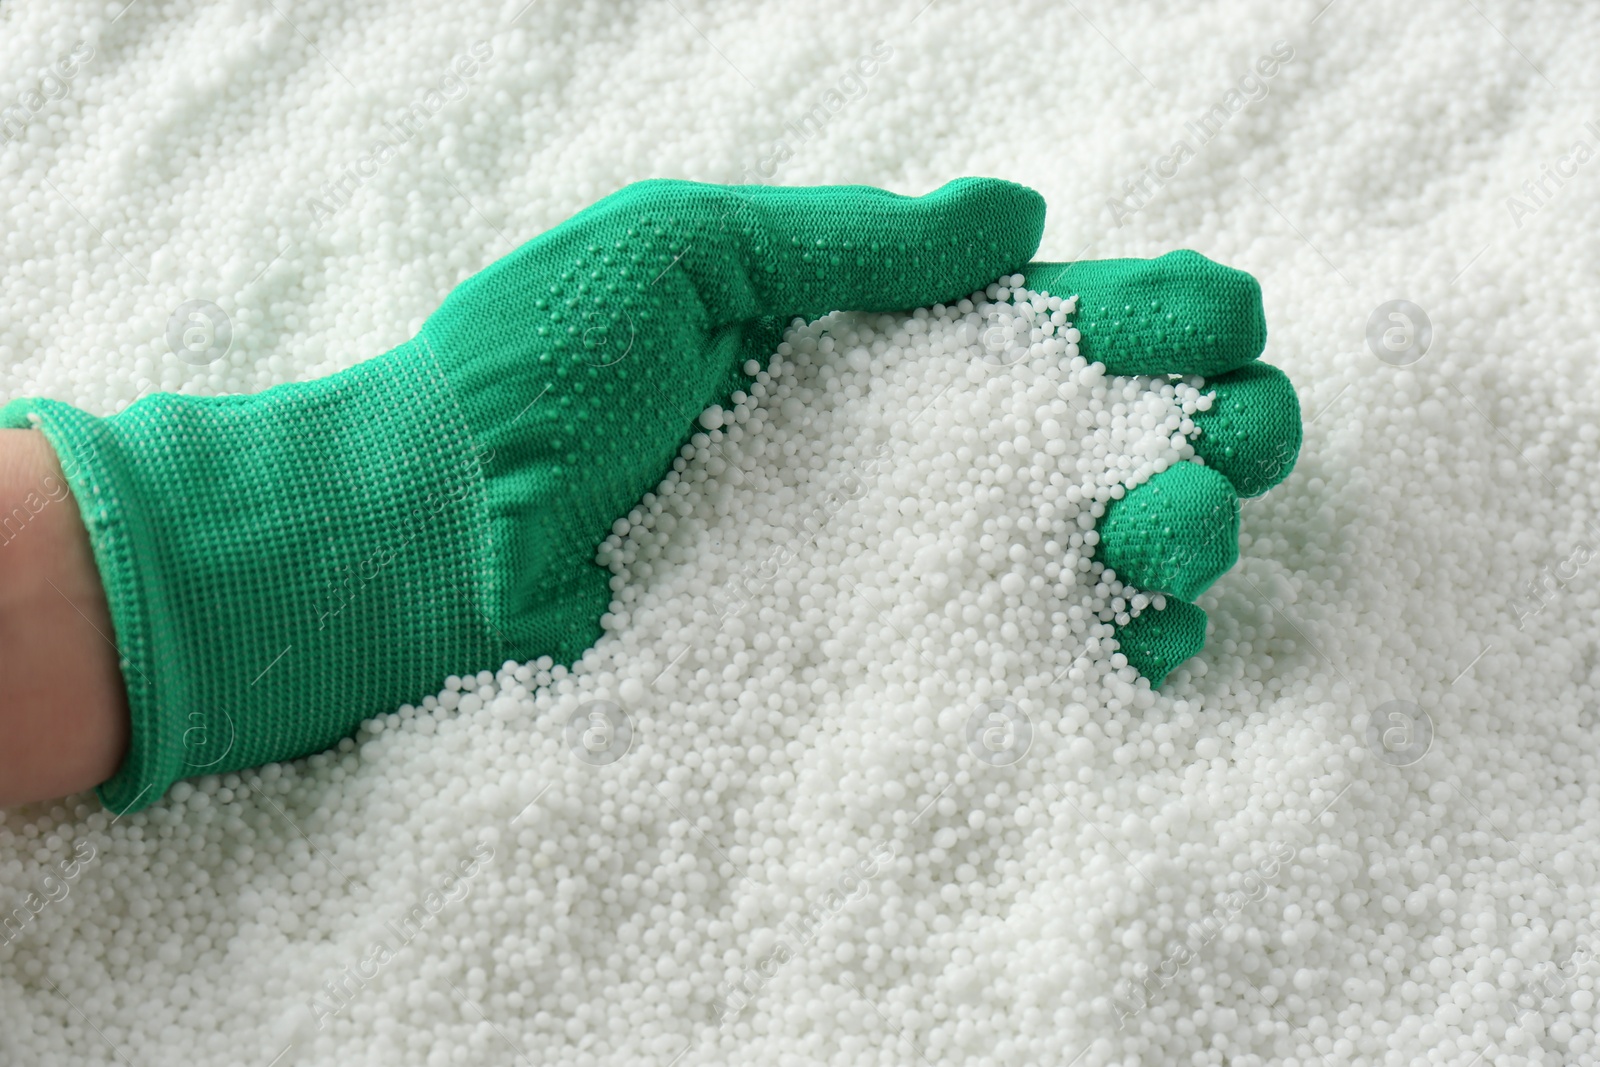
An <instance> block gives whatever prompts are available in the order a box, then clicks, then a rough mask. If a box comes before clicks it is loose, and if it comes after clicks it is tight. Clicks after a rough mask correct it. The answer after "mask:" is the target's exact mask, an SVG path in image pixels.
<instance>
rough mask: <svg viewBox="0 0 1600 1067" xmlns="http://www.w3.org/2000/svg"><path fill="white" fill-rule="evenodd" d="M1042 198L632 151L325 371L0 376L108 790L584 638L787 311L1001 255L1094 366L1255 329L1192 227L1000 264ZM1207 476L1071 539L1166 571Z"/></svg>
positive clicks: (254, 754) (874, 297)
mask: <svg viewBox="0 0 1600 1067" xmlns="http://www.w3.org/2000/svg"><path fill="white" fill-rule="evenodd" d="M1043 225H1044V203H1043V201H1042V199H1041V198H1040V197H1039V196H1038V194H1037V193H1035V192H1033V191H1032V190H1029V189H1026V188H1024V187H1022V186H1018V185H1014V184H1012V183H1009V182H1003V181H997V180H993V179H961V180H958V181H955V182H951V183H950V184H948V185H946V186H944V187H942V188H940V189H938V190H936V191H934V192H932V193H929V194H927V195H926V196H922V197H914V198H913V197H904V196H898V195H895V194H892V193H888V192H885V191H883V190H881V189H874V188H868V187H859V186H834V187H818V188H777V187H766V186H741V187H733V186H715V185H702V184H697V183H691V182H681V181H647V182H640V183H637V184H635V185H631V186H628V187H626V188H624V189H622V190H621V191H619V192H617V193H615V194H613V195H612V196H609V197H607V198H605V199H604V200H601V201H599V202H598V203H596V204H594V205H593V206H591V207H590V208H588V209H586V210H585V211H583V212H581V213H579V214H578V215H575V216H574V217H573V218H571V219H569V220H567V221H566V222H564V223H562V224H561V225H559V226H557V227H555V228H554V229H552V230H550V231H548V232H547V233H545V234H542V235H540V236H539V237H536V238H534V239H533V240H531V241H529V242H528V243H527V244H525V245H523V246H522V247H520V248H518V249H517V250H516V251H514V252H512V253H511V254H510V255H508V256H506V257H505V258H504V259H501V260H499V261H498V262H496V263H494V264H491V265H490V266H489V267H487V268H485V269H484V270H483V271H481V272H479V273H478V274H477V275H474V276H473V277H471V278H469V279H467V280H466V281H464V282H463V283H461V285H459V286H457V287H456V289H455V290H454V291H453V292H451V294H450V295H449V297H448V298H446V300H445V301H444V303H443V304H442V305H441V306H440V308H439V309H438V311H436V312H435V313H434V314H433V315H432V316H431V317H430V318H429V319H428V320H427V321H426V322H425V323H424V325H423V328H422V330H421V331H420V332H419V333H418V335H417V336H416V337H415V338H414V339H413V340H412V341H410V342H408V343H406V344H404V345H401V346H400V347H398V348H396V349H393V350H392V351H390V352H388V353H385V354H384V355H382V356H379V357H376V358H374V359H372V360H369V361H368V362H366V363H362V364H359V365H358V366H356V367H353V368H351V369H349V370H347V371H344V372H342V373H340V374H336V375H333V376H331V377H329V378H325V379H322V380H320V381H315V382H308V383H297V384H291V385H283V386H278V387H276V388H273V389H269V390H267V391H266V392H264V393H262V394H260V395H258V396H253V397H210V398H206V397H190V396H175V395H157V396H151V397H147V398H145V399H143V400H141V401H139V402H137V403H135V404H133V405H131V406H130V407H128V408H127V409H126V410H125V411H123V412H120V413H119V414H116V415H112V416H109V417H105V418H97V417H94V416H91V415H87V414H85V413H83V412H81V411H78V410H76V409H74V408H72V407H71V406H69V405H67V404H63V403H59V402H56V401H50V400H19V401H15V402H13V403H11V404H9V405H7V406H6V407H4V408H3V409H0V425H4V426H7V427H26V426H36V427H38V428H39V429H41V430H42V431H43V432H44V433H45V435H46V436H47V437H48V438H49V440H50V442H51V443H52V445H54V447H55V448H56V450H57V452H58V454H59V455H60V457H61V459H62V464H63V468H64V470H65V472H66V475H67V478H68V482H69V484H70V485H71V486H72V489H73V492H74V494H75V496H76V498H77V500H78V503H79V508H80V510H81V512H82V514H83V517H84V521H85V524H86V526H87V528H88V531H89V536H90V541H91V544H92V547H93V550H94V554H95V560H96V564H97V566H98V567H99V570H100V575H101V579H102V581H103V583H104V585H105V587H106V593H107V598H108V600H109V603H110V608H111V616H112V622H113V626H114V628H115V631H116V633H115V641H116V644H117V647H118V650H119V653H120V656H121V666H122V671H123V678H124V681H125V682H126V683H127V689H128V698H129V708H130V713H131V715H132V744H131V749H130V751H129V753H128V756H127V758H126V760H125V762H124V763H123V765H122V767H121V768H120V769H119V770H118V772H117V774H116V776H115V777H113V778H112V779H111V780H110V781H108V782H106V783H105V784H103V785H102V786H101V787H100V796H101V798H102V800H103V801H104V802H105V804H106V805H107V807H109V808H111V809H112V810H115V811H118V812H122V811H130V810H136V809H138V808H141V807H144V806H147V805H149V804H151V803H153V802H154V801H155V800H157V799H158V798H159V797H160V796H161V795H162V794H163V793H164V792H165V791H166V789H167V787H168V786H169V785H171V784H172V783H173V782H174V781H177V780H178V779H180V778H183V777H188V776H191V775H197V774H206V773H221V772H225V771H229V770H236V769H239V768H243V767H249V766H255V765H258V764H261V763H265V762H270V761H273V760H280V759H289V758H294V757H298V756H302V755H306V754H308V753H311V752H315V751H319V750H321V749H323V748H326V747H328V746H329V745H331V744H333V743H334V742H336V741H337V740H338V739H340V738H341V737H344V736H347V735H348V734H350V733H351V732H352V731H353V730H354V729H355V728H356V727H357V726H358V725H359V724H360V723H361V722H362V721H363V720H364V719H367V718H369V717H371V716H372V715H375V714H378V713H380V712H384V711H388V710H391V709H392V708H394V707H395V706H396V705H398V704H400V703H402V702H405V701H407V700H415V699H417V698H418V697H419V696H421V695H422V694H424V693H427V692H429V691H432V690H434V689H437V688H438V687H439V685H440V684H441V683H442V682H443V680H444V678H445V677H446V676H447V675H448V674H451V673H466V672H469V671H476V670H480V669H484V668H495V667H498V666H500V665H501V664H502V663H504V662H506V661H507V660H518V661H526V660H531V659H535V658H537V657H539V656H542V655H549V656H551V657H552V658H554V659H555V660H557V661H558V662H562V663H571V662H573V661H574V660H576V659H578V658H579V657H581V656H582V655H583V653H584V652H585V650H587V649H588V648H589V647H590V646H591V645H592V644H593V643H594V641H595V640H596V639H597V638H598V636H599V634H600V618H601V616H602V614H603V613H605V612H606V610H607V609H608V608H609V606H610V603H611V599H612V594H613V591H614V589H613V586H612V584H611V583H612V581H613V579H612V578H611V576H610V575H609V573H608V572H607V571H606V570H604V569H603V568H601V567H599V566H598V565H596V564H595V563H594V556H595V551H596V548H597V546H598V545H599V544H600V542H601V541H602V540H603V539H604V538H605V536H606V534H607V533H608V532H609V530H610V528H611V526H612V524H613V523H614V522H615V521H616V519H617V518H618V517H619V516H621V515H624V514H626V513H627V511H628V510H629V509H630V508H631V507H633V506H634V505H635V504H636V503H637V502H638V501H639V500H640V498H641V497H642V496H643V495H644V494H645V493H646V492H648V491H649V490H650V489H652V488H653V487H654V486H655V485H656V483H657V482H658V481H659V480H660V478H661V477H662V475H663V472H664V471H666V470H667V469H668V468H669V466H670V465H671V463H672V461H673V459H674V456H675V454H676V452H677V450H678V448H679V447H680V446H681V445H682V443H683V442H684V440H685V439H686V437H688V436H689V434H690V431H691V429H692V428H693V423H694V420H695V418H696V416H698V415H699V414H700V413H701V412H702V411H703V410H704V409H705V408H706V407H707V406H709V405H711V404H713V403H719V402H727V400H728V399H729V397H730V395H731V394H732V393H733V392H735V391H736V390H738V389H740V388H742V387H743V386H744V385H746V384H748V381H749V379H748V377H747V374H748V373H749V372H750V371H752V370H753V369H754V368H755V366H756V364H759V363H761V362H764V361H765V359H766V358H767V356H768V355H769V353H771V352H772V351H773V350H774V349H775V348H776V346H777V344H778V342H779V340H780V339H781V336H782V331H783V329H784V327H785V326H786V325H787V323H788V322H789V321H790V320H791V319H794V318H796V317H799V318H804V319H810V318H814V317H816V316H819V315H822V314H824V313H826V312H829V311H832V310H834V309H849V310H860V311H892V310H899V309H904V308H910V307H918V306H925V305H931V304H935V303H949V302H953V301H956V300H958V299H960V298H962V297H964V296H966V295H968V294H969V293H971V292H972V291H974V290H976V289H980V288H983V287H984V286H985V285H987V284H989V283H990V282H992V281H993V280H994V279H995V278H996V277H999V276H1001V275H1004V274H1010V273H1012V272H1014V271H1017V270H1019V269H1021V268H1024V267H1026V270H1027V272H1028V275H1029V284H1030V286H1032V287H1034V288H1043V289H1048V290H1050V291H1054V292H1057V293H1060V294H1061V295H1067V294H1068V293H1069V292H1070V293H1073V294H1078V295H1080V308H1081V309H1089V310H1087V312H1086V313H1085V314H1084V315H1083V316H1082V322H1081V324H1080V327H1079V328H1080V330H1081V331H1082V333H1083V336H1084V341H1083V345H1084V352H1085V355H1087V356H1088V358H1090V359H1098V360H1102V361H1104V362H1106V364H1107V366H1108V369H1110V370H1111V371H1112V372H1113V373H1119V374H1163V373H1169V372H1170V373H1185V374H1222V373H1225V372H1227V371H1229V370H1233V369H1234V368H1235V367H1238V366H1241V365H1243V364H1246V363H1249V361H1251V360H1253V359H1254V358H1255V356H1256V355H1258V354H1259V353H1260V351H1261V345H1262V344H1263V343H1264V338H1265V327H1264V325H1262V324H1261V321H1260V316H1261V305H1260V291H1259V287H1257V286H1256V284H1255V281H1254V279H1251V278H1250V277H1249V275H1245V274H1242V273H1241V272H1238V271H1232V270H1230V269H1229V268H1226V267H1221V266H1219V265H1217V264H1214V263H1211V262H1210V261H1209V260H1206V259H1204V258H1203V257H1200V256H1198V255H1196V254H1194V253H1174V254H1172V255H1170V256H1165V257H1162V258H1161V259H1159V260H1149V261H1145V260H1115V261H1108V262H1106V263H1101V264H1095V263H1079V264H1071V265H1060V264H1028V262H1027V261H1028V258H1029V257H1030V256H1031V255H1032V253H1033V251H1034V249H1035V248H1036V247H1037V245H1038V241H1039V237H1040V234H1041V232H1042V230H1043ZM752 360H754V361H756V363H755V364H752V363H751V362H750V361H752ZM1280 377H1281V376H1280ZM1285 384H1286V383H1285ZM1263 388H1264V387H1262V386H1259V385H1251V386H1250V389H1249V390H1246V391H1244V392H1241V394H1240V395H1241V397H1242V398H1243V399H1242V401H1241V405H1239V406H1235V407H1230V408H1228V409H1227V417H1226V418H1225V419H1221V420H1219V421H1218V422H1217V423H1216V426H1217V429H1216V430H1215V431H1214V437H1215V439H1216V440H1217V441H1218V442H1220V443H1221V444H1222V446H1223V447H1225V448H1231V449H1232V450H1233V451H1234V452H1241V450H1244V451H1249V453H1250V456H1251V457H1254V456H1256V455H1257V452H1259V449H1258V448H1257V444H1259V443H1261V442H1265V443H1266V444H1267V445H1269V446H1276V444H1277V443H1278V442H1277V441H1276V439H1275V438H1273V435H1274V434H1278V433H1279V430H1281V426H1280V425H1279V424H1280V423H1283V419H1281V418H1278V416H1276V415H1270V413H1265V412H1264V407H1265V406H1270V403H1269V402H1270V397H1267V394H1266V393H1264V392H1263V391H1262V389H1263ZM1273 388H1278V387H1277V386H1273ZM1288 395H1289V397H1290V398H1291V399H1292V397H1293V391H1292V390H1289V394H1288ZM1264 397H1266V399H1263V398H1264ZM1269 416H1270V417H1269ZM1264 417H1267V418H1268V422H1267V423H1262V422H1261V421H1260V420H1261V419H1262V418H1264ZM1271 419H1278V421H1277V422H1272V421H1271ZM1293 421H1294V426H1295V437H1294V444H1295V447H1296V448H1297V447H1298V441H1299V438H1298V425H1299V423H1298V409H1296V411H1295V417H1294V420H1293ZM1262 425H1265V426H1267V429H1266V430H1263V431H1261V432H1260V433H1257V431H1256V427H1258V426H1262ZM1274 426H1277V427H1278V429H1277V430H1275V429H1273V428H1272V427H1274ZM1279 436H1281V434H1279ZM1258 438H1259V439H1260V440H1259V441H1258ZM1246 446H1248V447H1246ZM1269 451H1271V449H1269ZM1290 462H1292V459H1291V460H1290ZM1286 473H1287V465H1285V464H1279V467H1278V468H1277V474H1278V476H1279V477H1281V476H1282V474H1286ZM1217 483H1220V486H1219V485H1218V484H1217ZM1223 490H1226V494H1227V495H1226V500H1227V503H1228V508H1222V507H1221V505H1220V503H1219V501H1221V500H1222V499H1223V497H1222V496H1221V495H1220V494H1221V493H1222V491H1223ZM1232 494H1233V490H1232V489H1231V488H1228V481H1227V479H1226V478H1225V477H1224V476H1223V475H1221V474H1219V473H1217V472H1216V471H1214V470H1211V469H1209V468H1206V467H1202V466H1200V465H1198V464H1192V463H1185V464H1181V465H1180V466H1179V467H1175V468H1172V469H1171V470H1168V471H1166V472H1164V473H1163V474H1162V475H1159V476H1157V478H1155V479H1153V480H1152V481H1151V482H1149V483H1146V485H1143V486H1140V487H1139V488H1138V489H1136V490H1134V491H1133V492H1131V493H1129V494H1128V495H1127V497H1125V498H1124V499H1123V500H1122V501H1118V502H1117V503H1116V504H1115V505H1114V506H1113V507H1112V508H1111V509H1108V511H1107V512H1106V515H1105V517H1104V519H1103V520H1102V522H1101V546H1102V547H1101V550H1100V551H1101V554H1102V556H1103V558H1105V559H1106V561H1107V563H1108V564H1110V565H1113V566H1115V567H1116V568H1117V570H1118V571H1119V573H1124V577H1125V580H1127V581H1130V582H1133V584H1135V585H1136V586H1139V587H1141V588H1149V589H1159V590H1161V591H1164V592H1172V593H1174V594H1175V595H1177V596H1179V597H1182V598H1185V599H1187V598H1189V597H1192V595H1194V593H1195V592H1197V591H1198V590H1199V589H1200V588H1203V587H1204V585H1205V584H1209V581H1210V580H1211V579H1212V578H1214V577H1215V574H1220V573H1221V570H1217V569H1216V567H1217V566H1219V565H1220V566H1221V568H1222V569H1226V565H1228V564H1231V562H1232V556H1231V555H1230V553H1234V552H1236V551H1237V549H1236V545H1235V538H1236V535H1237V521H1238V516H1237V510H1238V509H1237V500H1236V498H1235V497H1234V496H1233V495H1232ZM1230 509H1231V510H1230ZM1224 511H1226V513H1227V515H1228V518H1229V521H1231V523H1232V526H1231V527H1228V526H1226V524H1222V525H1219V524H1218V522H1217V519H1216V516H1217V515H1218V514H1222V513H1223V512H1224ZM1230 531H1231V532H1230ZM1113 560H1115V561H1117V562H1115V563H1113V562H1112V561H1113ZM1224 560H1225V563H1224ZM1124 568H1126V570H1125V571H1124ZM1213 572H1214V573H1213ZM1202 575H1209V577H1207V578H1205V580H1204V581H1201V580H1200V578H1201V576H1202ZM1141 577H1142V578H1146V579H1148V581H1141V580H1139V579H1140V578H1141ZM1174 606H1175V605H1174V603H1169V606H1168V608H1167V610H1166V611H1165V612H1156V611H1154V610H1153V609H1152V610H1151V611H1148V612H1146V613H1145V614H1143V615H1141V616H1140V617H1139V618H1137V619H1134V620H1133V621H1132V623H1131V624H1130V625H1129V626H1128V627H1124V629H1123V632H1122V635H1121V637H1122V640H1123V642H1124V644H1125V646H1126V647H1125V651H1126V653H1127V655H1128V658H1129V660H1130V662H1132V663H1134V664H1135V666H1138V667H1139V669H1140V670H1141V671H1143V672H1145V673H1146V675H1147V676H1148V677H1150V678H1151V679H1152V680H1153V681H1159V680H1160V678H1161V677H1163V676H1164V675H1165V673H1166V670H1167V669H1169V668H1170V666H1171V665H1172V664H1175V663H1177V662H1180V661H1181V660H1182V659H1183V658H1187V656H1188V655H1191V654H1193V652H1194V651H1196V650H1197V649H1198V644H1197V643H1196V641H1195V632H1196V625H1197V624H1196V622H1195V618H1196V615H1195V613H1194V612H1195V611H1197V609H1194V610H1192V611H1189V612H1185V611H1184V610H1183V608H1177V610H1176V611H1175V610H1174ZM1183 607H1184V608H1186V607H1188V606H1187V605H1184V606H1183ZM1198 617H1199V620H1200V622H1199V623H1198V626H1199V633H1200V639H1201V640H1203V635H1204V615H1203V614H1200V615H1199V616H1198ZM1186 650H1187V651H1186Z"/></svg>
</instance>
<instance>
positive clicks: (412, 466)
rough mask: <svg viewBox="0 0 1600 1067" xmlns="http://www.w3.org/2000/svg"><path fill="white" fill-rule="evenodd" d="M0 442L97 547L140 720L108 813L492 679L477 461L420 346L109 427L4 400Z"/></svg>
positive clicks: (104, 792)
mask: <svg viewBox="0 0 1600 1067" xmlns="http://www.w3.org/2000/svg"><path fill="white" fill-rule="evenodd" d="M0 425H4V426H5V427H7V428H25V427H29V426H34V427H37V428H38V429H40V430H42V431H43V432H44V434H45V436H46V438H48V439H49V441H50V443H51V444H52V445H53V446H54V447H55V450H56V453H57V455H58V457H59V458H60V459H61V462H62V467H63V469H64V470H65V471H66V473H67V477H68V481H69V483H70V484H71V486H72V491H73V494H74V496H75V497H76V499H77V501H78V507H79V510H80V512H81V514H82V516H83V519H84V523H85V525H86V526H87V528H88V531H89V538H90V542H91V544H92V546H93V549H94V554H95V561H96V564H97V566H98V568H99V571H100V576H101V581H102V583H103V584H104V586H105V590H106V597H107V600H108V601H109V604H110V608H111V618H112V624H113V626H114V628H115V631H116V632H115V643H116V645H117V650H118V653H119V656H120V663H121V667H122V677H123V681H124V683H125V684H126V687H127V693H128V709H129V714H130V716H131V720H132V736H131V743H130V748H129V751H128V754H127V756H126V757H125V759H124V760H123V762H122V765H121V766H120V767H119V768H118V770H117V773H116V774H115V775H114V776H113V777H112V778H111V779H109V780H108V781H106V782H105V783H103V784H102V785H101V786H100V788H99V794H100V798H101V801H102V802H103V803H104V804H105V805H106V807H107V808H109V809H111V810H113V811H116V812H119V813H120V812H124V811H130V810H137V809H139V808H142V807H145V806H147V805H149V804H151V803H154V802H155V801H156V800H158V799H160V797H161V796H162V794H163V793H165V792H166V789H167V787H168V786H169V785H171V784H172V783H173V782H175V781H177V780H179V779H180V778H187V777H192V776H194V775H200V774H217V773H222V772H225V771H231V770H237V769H239V768H242V767H253V766H257V765H259V764H262V763H267V762H270V761H272V760H276V759H283V758H286V757H290V756H298V755H303V754H305V753H309V752H316V751H320V750H321V749H324V748H327V747H328V746H329V745H331V744H333V743H335V742H337V741H338V740H339V739H340V738H341V737H344V736H345V735H347V734H348V733H349V732H350V731H351V730H352V729H353V728H354V727H355V726H356V725H357V724H358V723H359V722H360V721H361V720H362V719H364V718H366V717H368V716H370V715H372V714H373V713H375V712H377V711H379V710H389V709H393V708H394V707H397V706H398V705H399V704H401V703H402V702H404V701H406V700H411V699H415V698H416V697H417V696H418V695H419V694H421V693H423V692H426V691H428V690H429V689H430V688H436V687H437V686H438V685H439V683H440V681H441V680H442V679H443V678H444V677H445V676H446V674H448V673H449V672H451V671H454V670H459V669H461V667H462V666H463V665H464V664H472V663H489V662H496V663H498V662H500V661H498V660H495V658H494V657H495V656H496V655H498V650H499V648H500V647H501V644H502V643H501V641H500V640H499V638H498V637H497V635H496V633H495V629H494V624H493V623H492V622H491V614H492V609H493V607H494V604H493V599H492V590H493V587H494V586H493V583H494V577H495V575H494V558H493V555H492V547H491V545H490V543H489V538H488V529H489V527H488V522H487V509H486V501H485V494H484V488H483V479H482V476H481V474H480V473H479V469H478V459H477V456H476V455H475V452H474V444H473V441H472V439H471V437H470V436H469V435H468V432H467V426H466V422H465V420H464V419H463V417H462V414H461V411H460V410H459V408H458V407H457V406H456V405H455V403H454V402H453V400H452V397H451V392H450V388H449V384H448V383H447V382H446V381H445V379H444V377H443V375H442V374H441V373H440V371H439V369H438V366H437V364H436V363H434V361H433V360H431V359H430V358H429V357H428V356H427V355H426V353H425V352H423V351H422V350H420V349H419V347H418V346H416V345H409V344H408V345H404V346H402V347H401V348H399V349H396V350H394V351H392V352H389V353H386V354H385V355H383V356H380V357H378V358H376V359H372V360H368V361H367V362H365V363H362V364H360V365H358V366H356V367H352V368H350V369H349V370H346V371H343V372H341V373H339V374H335V375H332V376H331V377H328V378H323V379H320V380H318V381H314V382H306V383H296V384H291V385H283V386H278V387H277V388H274V389H269V390H267V391H265V392H263V393H261V394H259V395H256V396H231V397H194V396H178V395H174V394H156V395H153V396H149V397H145V398H144V399H142V400H140V401H138V402H137V403H134V404H132V405H130V406H129V407H128V408H127V409H126V410H124V411H122V412H121V413H119V414H117V415H113V416H111V417H109V418H96V417H94V416H91V415H86V414H84V413H83V412H81V411H79V410H77V409H76V408H74V407H71V406H70V405H67V404H63V403H59V402H57V401H53V400H18V401H13V402H12V403H10V404H7V405H6V406H5V407H4V408H0ZM108 636H109V635H108Z"/></svg>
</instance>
